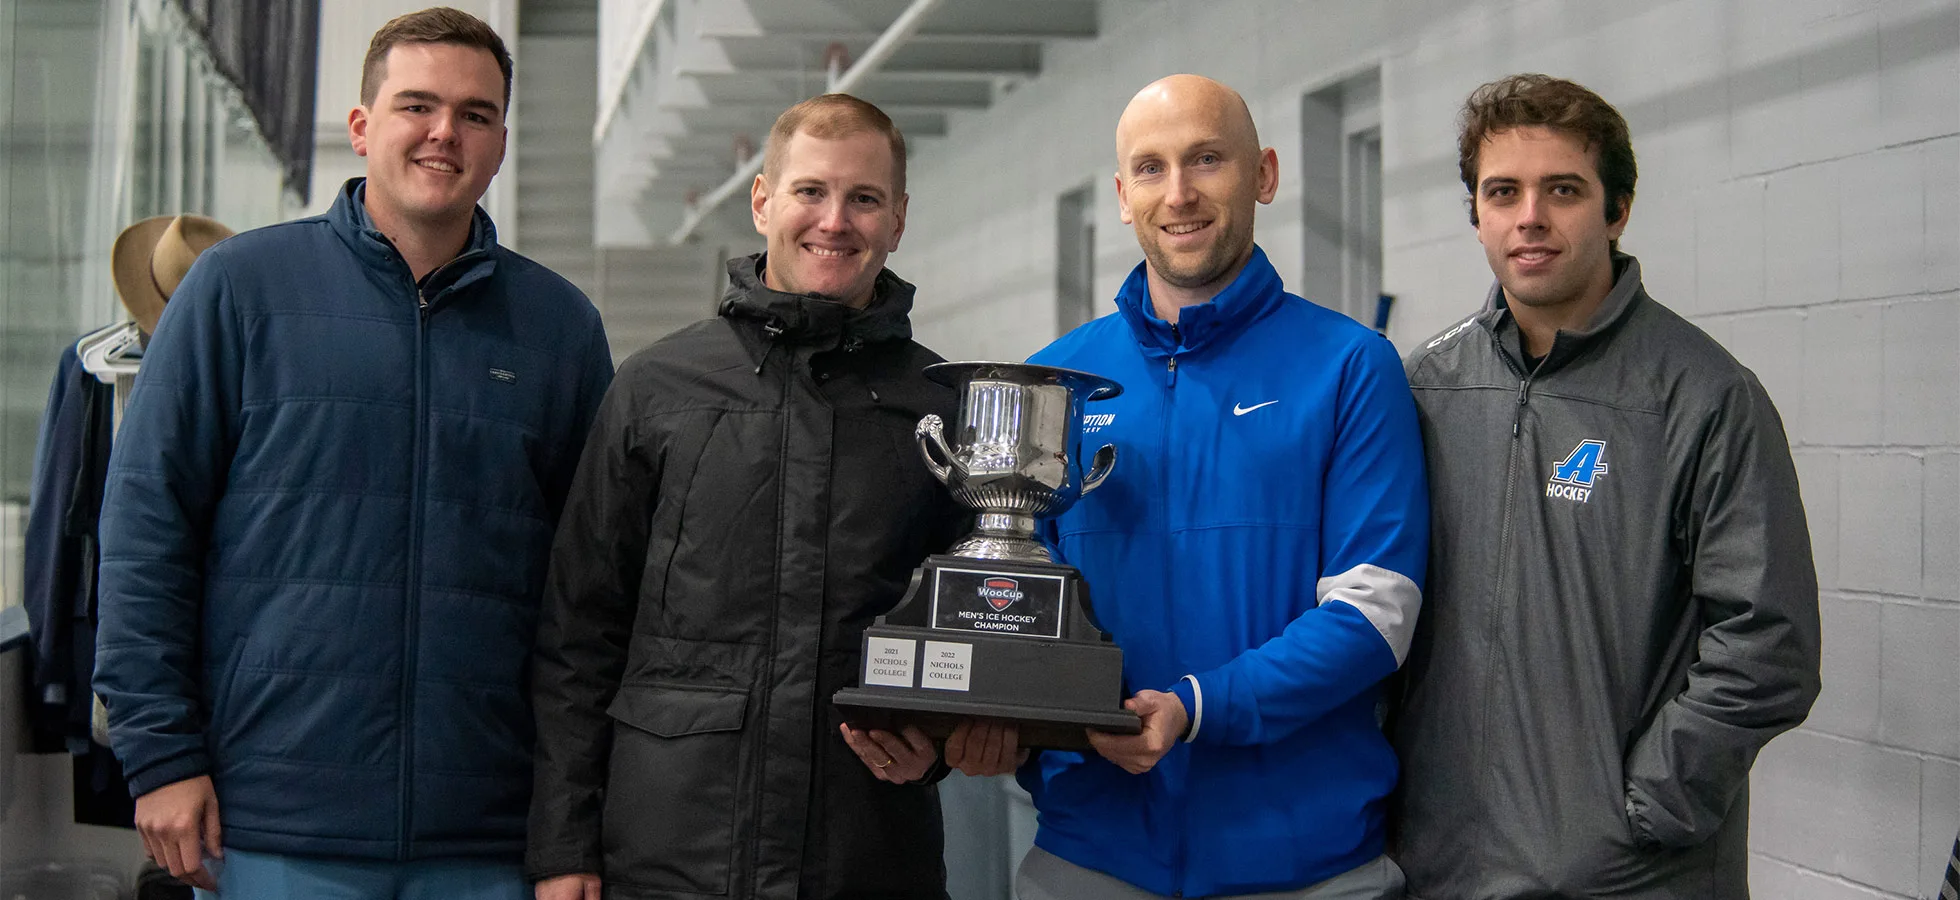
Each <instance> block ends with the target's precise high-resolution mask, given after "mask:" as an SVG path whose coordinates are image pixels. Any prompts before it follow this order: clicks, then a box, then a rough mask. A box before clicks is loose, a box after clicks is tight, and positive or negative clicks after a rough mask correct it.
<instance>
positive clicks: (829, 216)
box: [817, 194, 850, 232]
mask: <svg viewBox="0 0 1960 900" xmlns="http://www.w3.org/2000/svg"><path fill="white" fill-rule="evenodd" d="M845 202H846V201H845V199H844V197H843V195H841V194H834V195H832V196H831V197H830V199H829V200H827V201H825V203H824V205H823V215H822V216H821V217H820V218H818V219H817V227H818V228H821V229H823V230H824V231H830V232H837V231H844V230H846V229H848V228H849V227H850V219H849V218H848V217H847V216H846V215H845V209H844V204H845Z"/></svg>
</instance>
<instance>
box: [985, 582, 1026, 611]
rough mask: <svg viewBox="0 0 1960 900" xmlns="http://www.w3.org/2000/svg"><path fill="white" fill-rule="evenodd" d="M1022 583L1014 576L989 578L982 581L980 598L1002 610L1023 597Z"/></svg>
mask: <svg viewBox="0 0 1960 900" xmlns="http://www.w3.org/2000/svg"><path fill="white" fill-rule="evenodd" d="M1021 596H1022V594H1021V583H1020V582H1018V581H1015V580H1014V579H1012V578H989V579H987V580H986V581H983V582H981V583H980V599H982V600H985V601H987V605H988V606H991V607H993V608H994V612H1000V611H1001V610H1003V609H1006V608H1008V607H1010V606H1013V605H1014V602H1015V601H1017V600H1019V599H1021Z"/></svg>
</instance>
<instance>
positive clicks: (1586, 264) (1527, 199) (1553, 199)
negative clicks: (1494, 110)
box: [1473, 125, 1631, 322]
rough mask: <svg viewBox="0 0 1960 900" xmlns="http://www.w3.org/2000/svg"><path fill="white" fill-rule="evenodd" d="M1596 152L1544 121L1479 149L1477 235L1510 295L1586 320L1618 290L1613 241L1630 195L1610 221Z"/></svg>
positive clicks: (1506, 132)
mask: <svg viewBox="0 0 1960 900" xmlns="http://www.w3.org/2000/svg"><path fill="white" fill-rule="evenodd" d="M1597 157H1598V154H1597V153H1596V152H1594V151H1592V150H1589V149H1587V148H1586V146H1585V145H1584V144H1583V143H1581V142H1580V141H1579V140H1578V139H1577V138H1575V137H1573V136H1571V135H1569V134H1566V133H1565V132H1561V131H1556V130H1553V129H1551V128H1547V127H1544V126H1539V125H1530V126H1521V127H1517V128H1511V129H1507V130H1504V131H1497V132H1493V133H1491V135H1490V136H1489V137H1487V138H1485V139H1484V141H1483V144H1482V147H1481V149H1480V150H1479V152H1478V154H1477V173H1476V178H1477V182H1476V185H1477V187H1476V194H1475V196H1474V198H1473V202H1475V203H1476V212H1477V240H1478V241H1479V242H1481V243H1482V244H1483V245H1484V256H1485V258H1486V259H1488V260H1489V261H1490V270H1491V272H1492V273H1494V274H1495V275H1496V276H1497V281H1498V283H1499V284H1501V285H1503V286H1504V296H1505V299H1506V300H1507V301H1508V302H1510V303H1512V304H1517V305H1521V306H1524V307H1528V308H1530V309H1533V310H1538V311H1543V312H1547V313H1551V312H1558V313H1559V318H1561V319H1565V320H1568V321H1575V322H1577V321H1583V320H1584V319H1585V318H1589V317H1590V313H1591V309H1592V308H1593V307H1596V306H1597V305H1598V304H1599V302H1600V301H1602V300H1604V299H1605V298H1606V295H1607V293H1608V292H1610V291H1611V290H1612V289H1613V260H1612V253H1611V250H1610V243H1611V242H1612V241H1614V240H1617V239H1619V237H1620V233H1621V232H1623V231H1625V230H1626V223H1627V213H1628V211H1629V210H1630V208H1631V202H1630V200H1629V201H1628V202H1627V205H1626V206H1624V207H1623V208H1622V209H1620V210H1619V214H1618V216H1617V217H1616V219H1615V220H1614V221H1612V222H1607V221H1606V204H1607V202H1608V201H1607V197H1606V190H1605V188H1604V187H1603V186H1602V185H1601V184H1600V180H1599V166H1598V158H1597Z"/></svg>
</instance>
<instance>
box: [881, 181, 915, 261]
mask: <svg viewBox="0 0 1960 900" xmlns="http://www.w3.org/2000/svg"><path fill="white" fill-rule="evenodd" d="M911 199H912V195H911V194H900V195H898V204H897V205H896V206H893V207H892V213H893V214H895V215H897V216H898V227H897V228H894V229H892V246H891V249H890V250H887V251H885V252H887V253H896V252H898V239H899V238H902V237H904V236H905V206H906V203H907V202H908V201H910V200H911Z"/></svg>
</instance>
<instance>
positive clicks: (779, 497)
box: [729, 322, 822, 893]
mask: <svg viewBox="0 0 1960 900" xmlns="http://www.w3.org/2000/svg"><path fill="white" fill-rule="evenodd" d="M763 330H764V331H765V332H767V333H768V335H769V342H768V346H766V347H765V348H764V349H763V351H762V353H763V355H762V359H763V362H768V361H769V351H770V350H773V349H775V346H776V340H777V338H780V337H781V336H782V335H783V332H784V331H786V330H787V329H786V328H785V327H784V326H783V325H781V324H780V323H777V322H770V323H768V324H767V325H764V326H763ZM784 352H785V354H786V355H787V356H788V357H789V364H788V365H786V366H784V367H783V369H782V373H781V376H780V377H781V378H782V382H783V389H782V393H781V394H780V396H779V399H778V400H777V401H776V410H777V411H778V412H779V413H780V414H781V421H782V432H781V433H782V438H781V439H780V440H779V441H778V442H777V445H776V454H777V457H776V460H777V466H778V475H779V476H780V474H781V465H782V462H783V460H787V459H789V449H790V448H789V440H790V430H791V428H792V427H793V426H792V425H791V424H790V392H791V391H793V390H794V389H795V382H796V370H797V367H798V365H799V363H798V362H797V358H796V347H795V346H794V345H791V346H789V347H786V348H784ZM755 371H756V375H757V376H760V375H761V374H762V366H761V365H760V364H758V365H757V366H756V369H755ZM776 480H777V487H776V492H777V493H776V513H777V518H776V559H775V562H774V564H773V566H772V568H774V569H775V577H774V578H773V579H771V583H770V587H771V590H772V591H773V592H774V597H773V598H772V600H773V602H774V604H775V607H776V611H777V613H778V614H777V615H775V616H772V617H771V618H772V619H773V621H774V627H772V628H770V629H769V650H768V654H767V655H766V656H764V657H763V659H764V660H766V662H764V663H763V666H764V670H763V672H762V674H761V676H760V679H761V680H760V681H759V684H760V685H761V688H762V690H763V691H764V692H765V696H763V698H762V702H763V711H762V716H761V726H760V727H761V728H762V729H763V738H764V740H763V745H764V746H765V747H766V746H767V744H768V730H769V719H770V710H769V708H768V704H769V702H770V697H771V696H773V695H774V694H775V687H776V660H777V658H778V656H779V654H780V653H781V647H782V630H783V624H782V622H783V617H782V615H781V612H782V608H783V547H782V541H783V536H782V534H783V529H784V528H785V527H786V526H785V525H784V522H783V518H782V511H783V491H786V490H788V487H787V485H786V484H784V483H783V479H782V478H780V477H778V478H777V479H776ZM820 589H821V588H820ZM818 640H819V642H821V641H822V637H821V636H819V637H818ZM819 655H821V654H819ZM813 744H814V742H813ZM812 752H815V748H814V746H813V748H812ZM752 756H753V758H752V759H751V760H750V762H749V785H750V790H751V791H753V792H754V794H755V802H756V808H758V809H760V808H762V803H761V799H760V798H761V797H762V794H763V793H764V791H766V790H767V788H768V785H767V784H766V782H765V776H764V774H763V770H764V769H766V768H768V765H767V763H768V758H769V754H768V753H764V752H757V753H754V754H752ZM811 777H812V778H813V779H814V778H815V777H816V776H815V774H814V772H813V773H812V775H811ZM804 794H805V801H804V802H805V803H806V804H807V803H808V794H809V788H808V787H807V786H806V787H805V788H804ZM809 821H810V811H809V807H808V806H807V805H806V806H805V807H804V810H803V822H804V827H805V828H808V827H809ZM743 843H745V844H746V845H747V846H748V853H749V857H748V860H747V861H746V864H745V865H744V868H745V869H746V870H747V871H748V872H749V873H750V874H749V876H748V878H749V885H748V890H749V891H750V892H751V893H754V892H757V887H758V886H759V885H760V884H762V872H761V866H760V865H758V864H757V863H756V861H757V860H759V859H761V858H762V829H760V828H755V827H751V828H750V829H749V836H748V840H747V841H744V842H743ZM738 862H741V861H738ZM808 864H809V860H807V859H801V858H799V859H798V861H797V866H796V874H795V875H794V876H793V878H794V879H795V882H796V883H797V884H799V885H800V884H801V882H802V873H803V871H804V870H805V868H806V867H807V866H808ZM738 878H739V876H738ZM735 887H736V883H735V882H730V884H729V888H730V893H734V892H735V890H734V889H735Z"/></svg>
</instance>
